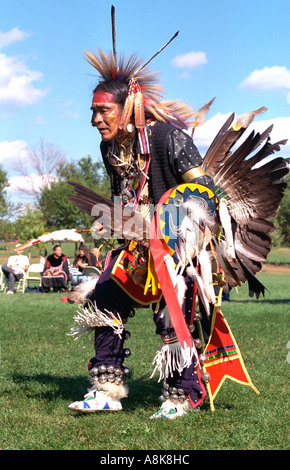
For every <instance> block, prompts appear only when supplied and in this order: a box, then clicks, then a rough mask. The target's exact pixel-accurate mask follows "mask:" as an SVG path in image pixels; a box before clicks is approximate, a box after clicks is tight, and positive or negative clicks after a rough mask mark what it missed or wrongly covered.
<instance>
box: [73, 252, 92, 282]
mask: <svg viewBox="0 0 290 470" xmlns="http://www.w3.org/2000/svg"><path fill="white" fill-rule="evenodd" d="M84 266H96V257H95V255H94V254H93V253H90V250H89V249H88V247H87V246H86V245H80V247H79V254H78V255H77V257H76V258H75V260H74V263H73V266H72V269H70V280H71V285H72V287H75V286H77V285H78V284H80V283H81V282H86V281H88V280H89V279H90V278H88V277H87V276H84V275H83V268H84Z"/></svg>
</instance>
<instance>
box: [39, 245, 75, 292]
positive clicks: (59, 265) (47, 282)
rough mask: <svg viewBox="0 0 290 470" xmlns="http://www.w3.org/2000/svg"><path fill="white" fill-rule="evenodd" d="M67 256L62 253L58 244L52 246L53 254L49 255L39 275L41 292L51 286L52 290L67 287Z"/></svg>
mask: <svg viewBox="0 0 290 470" xmlns="http://www.w3.org/2000/svg"><path fill="white" fill-rule="evenodd" d="M68 279H69V270H68V258H67V257H66V256H65V255H64V254H63V253H62V249H61V246H60V245H55V246H54V247H53V254H52V255H49V256H48V257H47V259H46V262H45V265H44V271H43V273H42V276H41V287H42V290H43V292H49V290H50V288H53V290H54V292H59V291H61V290H63V289H64V290H65V291H67V289H68Z"/></svg>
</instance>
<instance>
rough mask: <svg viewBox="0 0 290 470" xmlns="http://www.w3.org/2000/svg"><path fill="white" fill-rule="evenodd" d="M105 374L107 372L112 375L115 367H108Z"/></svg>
mask: <svg viewBox="0 0 290 470" xmlns="http://www.w3.org/2000/svg"><path fill="white" fill-rule="evenodd" d="M107 372H108V373H109V374H113V373H114V372H115V367H114V366H108V368H107Z"/></svg>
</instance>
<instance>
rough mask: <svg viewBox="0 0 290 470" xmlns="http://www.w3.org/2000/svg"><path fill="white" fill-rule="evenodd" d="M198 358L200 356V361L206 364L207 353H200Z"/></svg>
mask: <svg viewBox="0 0 290 470" xmlns="http://www.w3.org/2000/svg"><path fill="white" fill-rule="evenodd" d="M198 358H199V362H200V363H201V364H204V362H205V361H206V355H205V354H200V355H199V356H198Z"/></svg>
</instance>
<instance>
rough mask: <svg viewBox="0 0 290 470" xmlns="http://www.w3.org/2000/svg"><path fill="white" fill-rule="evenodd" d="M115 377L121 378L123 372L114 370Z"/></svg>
mask: <svg viewBox="0 0 290 470" xmlns="http://www.w3.org/2000/svg"><path fill="white" fill-rule="evenodd" d="M115 375H116V376H118V377H119V376H120V377H121V376H122V375H123V372H122V371H121V369H115Z"/></svg>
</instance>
